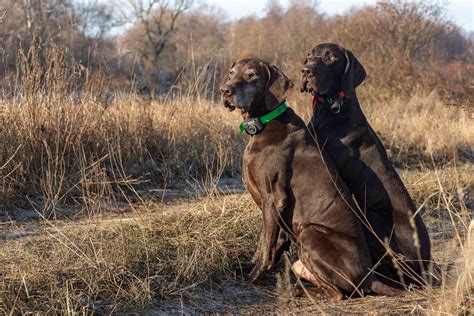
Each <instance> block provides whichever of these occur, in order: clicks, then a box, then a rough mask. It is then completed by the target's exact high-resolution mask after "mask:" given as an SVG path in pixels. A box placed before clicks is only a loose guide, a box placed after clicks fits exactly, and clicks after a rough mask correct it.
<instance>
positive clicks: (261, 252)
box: [249, 202, 280, 282]
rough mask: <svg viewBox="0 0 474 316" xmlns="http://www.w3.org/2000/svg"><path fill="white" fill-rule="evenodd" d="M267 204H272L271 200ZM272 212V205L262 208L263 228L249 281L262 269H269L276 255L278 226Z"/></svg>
mask: <svg viewBox="0 0 474 316" xmlns="http://www.w3.org/2000/svg"><path fill="white" fill-rule="evenodd" d="M267 204H272V202H269V203H267ZM274 213H275V208H274V207H273V206H272V205H267V206H266V207H265V208H264V209H263V230H262V233H261V235H260V242H259V245H258V248H257V252H256V253H255V256H254V259H255V262H254V264H255V266H254V268H253V269H252V271H251V272H250V274H249V281H250V282H253V281H255V280H256V279H257V278H258V277H259V276H260V275H261V274H262V273H263V271H265V270H267V269H270V268H271V267H272V265H273V261H274V258H275V257H276V253H277V244H278V236H279V233H280V226H279V225H278V220H277V218H275V214H274Z"/></svg>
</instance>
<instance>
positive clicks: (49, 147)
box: [0, 0, 474, 314]
mask: <svg viewBox="0 0 474 316" xmlns="http://www.w3.org/2000/svg"><path fill="white" fill-rule="evenodd" d="M5 9H8V12H7V13H6V14H5V16H4V18H3V20H2V23H3V24H2V30H1V31H0V37H1V39H2V41H1V42H0V45H1V53H2V61H4V62H3V63H2V65H1V67H0V73H1V78H2V81H1V86H2V91H1V96H2V99H1V101H0V240H1V241H0V266H1V267H2V269H1V271H0V313H1V314H9V313H11V312H13V313H27V312H37V313H72V312H85V313H91V312H106V313H110V312H114V311H116V312H126V311H135V312H136V311H137V310H144V311H153V310H154V309H156V308H163V310H167V311H170V310H175V311H182V310H183V309H184V310H186V308H191V309H188V310H186V311H189V312H192V311H204V312H205V311H235V310H242V311H248V312H255V310H253V308H254V307H252V305H256V307H255V308H256V309H260V308H264V310H265V311H267V310H268V311H269V312H282V313H284V312H289V311H295V310H301V311H302V312H308V313H309V312H322V311H324V312H334V311H339V312H341V313H347V312H360V313H365V312H367V311H368V310H369V311H370V310H373V311H374V312H377V311H378V312H387V313H388V312H394V313H396V312H410V311H415V312H421V313H422V312H425V313H437V314H442V313H455V314H465V313H467V309H468V308H470V306H472V286H473V285H472V269H473V267H472V257H473V256H472V251H473V249H474V248H473V247H472V242H473V240H472V238H473V235H472V234H473V231H472V230H473V225H472V224H471V225H470V226H469V222H470V221H471V217H472V194H473V193H472V190H473V186H474V178H473V174H474V170H473V168H472V161H473V159H474V152H473V148H474V128H473V127H472V126H473V124H472V115H473V114H472V108H471V106H472V96H473V95H474V94H473V93H472V88H473V85H472V82H473V81H472V80H473V72H472V64H473V63H472V41H471V40H468V39H465V38H464V37H462V36H461V33H460V30H459V29H458V28H457V27H456V26H454V25H452V24H451V23H450V22H448V21H446V20H444V19H443V18H442V15H441V11H440V7H438V6H436V5H432V4H430V3H427V2H416V3H412V2H411V3H407V2H398V1H384V2H381V3H379V4H377V5H376V6H369V7H364V8H361V9H358V10H354V11H352V12H351V13H348V14H346V15H343V16H337V17H327V16H324V15H322V14H320V13H319V12H318V9H317V7H315V6H313V5H310V4H308V3H307V2H304V1H295V2H292V4H291V5H290V7H289V8H288V9H287V10H285V9H282V8H281V7H279V6H278V5H277V4H276V2H270V5H269V7H268V10H267V13H266V15H265V16H263V17H262V18H258V17H247V18H244V19H241V20H239V21H233V22H229V21H225V19H222V18H221V15H222V14H221V13H220V12H219V11H216V10H212V9H202V8H201V9H195V8H190V9H189V10H185V11H184V12H182V13H180V15H179V18H177V19H176V27H175V28H174V30H173V31H172V32H171V33H172V34H171V33H170V36H169V37H168V38H167V40H166V43H165V46H164V48H163V50H162V51H161V52H160V53H159V54H158V56H157V58H156V60H150V58H152V57H150V56H152V54H151V55H149V58H137V56H138V54H139V52H137V51H136V50H135V48H136V47H139V46H140V45H143V48H144V49H145V50H147V51H148V52H152V48H151V47H148V46H147V45H148V44H147V43H146V41H145V42H142V43H141V42H140V40H141V39H143V36H137V35H136V34H139V32H140V27H141V26H140V25H139V23H138V24H133V25H130V26H129V27H128V28H127V29H126V31H125V32H124V33H123V34H122V33H120V34H118V35H116V36H114V37H110V36H107V32H106V30H107V29H109V28H110V27H111V26H113V25H119V24H122V23H123V21H121V20H120V19H121V18H123V17H120V18H117V16H116V15H115V14H116V13H115V12H114V11H113V10H112V9H111V8H109V7H108V6H107V5H103V4H100V2H94V1H92V2H89V4H88V5H87V6H86V5H82V6H81V5H76V4H75V3H73V2H70V1H68V0H41V1H26V0H25V1H22V2H19V1H0V13H1V12H3V11H5ZM158 13H160V12H159V11H157V12H155V14H158ZM164 13H168V14H169V13H170V12H168V11H166V12H164ZM151 16H152V17H155V15H151ZM72 17H74V18H72ZM164 21H165V23H167V21H168V20H166V19H165V20H164ZM53 22H54V23H53ZM315 30H317V31H315ZM361 34H363V36H361ZM319 41H337V42H339V43H341V44H342V45H344V46H346V47H348V48H350V49H351V50H352V51H353V52H354V53H355V54H356V55H357V56H358V58H359V59H360V60H361V62H362V63H363V64H364V66H365V67H366V69H367V72H368V74H369V76H368V79H367V81H366V83H364V84H363V85H362V86H361V87H360V88H359V89H358V93H359V99H360V101H361V104H362V106H363V108H364V111H365V113H366V115H367V117H368V119H369V121H370V123H371V124H372V126H373V127H374V129H375V130H376V131H377V133H378V134H379V135H380V136H381V138H382V141H383V142H384V144H385V146H386V147H387V149H388V150H389V152H390V156H391V159H392V161H393V162H394V163H395V164H396V166H397V167H398V168H399V170H400V172H401V175H402V178H403V180H404V181H405V183H406V184H407V187H408V189H409V190H410V193H411V194H412V196H413V197H414V199H415V200H416V202H417V205H418V206H419V208H420V211H421V212H423V216H424V219H425V221H426V222H427V224H428V226H429V230H430V234H431V236H432V238H433V243H434V249H435V251H434V254H435V259H436V260H438V261H440V262H441V263H442V264H443V268H444V270H445V272H446V273H445V277H446V282H445V285H444V286H443V287H442V288H441V289H428V290H426V291H423V292H413V293H412V294H411V295H410V296H409V297H408V298H403V299H393V300H388V299H386V298H383V297H377V298H364V299H362V300H358V301H353V300H349V301H346V302H343V303H341V304H339V305H334V304H332V303H331V302H324V301H317V302H314V301H311V300H306V301H302V302H300V301H297V302H295V301H292V300H290V302H288V301H285V300H284V298H285V297H286V296H287V294H288V292H287V291H286V290H285V286H284V284H280V286H279V287H278V290H277V291H276V292H275V289H274V285H275V280H274V279H273V274H271V276H269V277H268V280H267V281H266V282H267V283H266V284H267V285H268V287H267V286H265V282H264V285H260V286H250V285H243V283H242V282H241V281H242V275H243V273H245V272H246V271H247V268H248V265H249V259H250V256H251V255H252V252H253V250H254V247H255V243H256V238H257V236H258V233H257V232H258V229H259V218H260V215H259V214H260V212H259V211H258V210H257V209H256V207H255V205H254V204H253V203H252V202H251V199H250V198H249V196H248V195H247V194H239V195H232V196H224V195H220V194H217V192H219V191H220V190H221V189H222V188H221V187H217V183H218V181H219V180H222V179H224V180H225V179H228V178H232V179H234V180H235V179H237V181H240V178H241V155H242V150H243V148H244V144H245V143H246V140H247V136H245V135H240V134H239V133H238V129H237V126H238V124H239V122H240V120H241V117H240V115H239V114H238V113H235V112H233V113H229V112H228V111H227V110H226V109H224V107H223V106H222V105H221V104H219V100H218V97H217V96H218V93H217V91H218V90H217V87H218V85H219V81H220V77H221V72H222V70H225V69H226V67H227V66H228V65H229V64H230V61H231V60H233V59H235V58H239V57H241V56H247V55H257V56H259V57H262V58H264V59H267V60H269V61H272V62H274V63H277V64H278V65H279V66H281V67H282V68H283V69H284V70H285V72H287V73H288V74H290V76H291V77H292V79H293V80H294V81H295V83H296V84H298V78H299V66H300V63H301V61H302V59H303V56H304V54H305V50H307V49H308V48H309V47H311V46H312V45H314V44H315V43H317V42H319ZM142 57H143V56H142ZM153 58H154V57H153ZM296 90H297V89H295V91H294V92H293V93H292V94H291V96H290V98H289V100H288V101H289V104H290V106H291V107H293V108H294V109H295V110H296V111H297V112H298V113H299V114H300V115H301V116H302V117H303V118H304V119H305V120H308V119H309V116H310V102H311V100H310V98H309V97H307V96H304V95H302V94H300V93H299V92H298V91H296ZM149 96H150V97H149ZM453 105H457V106H453ZM193 186H198V187H199V189H200V191H201V193H202V191H206V192H207V194H204V195H203V196H201V197H199V198H197V199H191V198H189V197H188V198H187V199H184V200H182V201H181V200H180V201H178V202H177V201H173V202H167V199H166V198H165V195H164V193H163V192H167V190H168V189H173V190H183V189H184V188H189V187H193ZM155 191H157V192H159V193H160V194H158V195H153V194H150V192H155ZM161 193H163V194H161ZM180 193H182V192H180ZM31 214H33V216H30V215H31ZM84 215H85V216H84ZM25 218H33V219H34V220H33V221H27V220H25ZM448 265H449V267H450V268H449V270H448V269H447V266H448ZM280 272H282V271H280ZM282 273H283V276H284V274H285V273H284V271H283V272H282ZM286 278H288V276H286ZM283 279H284V278H283ZM283 283H284V282H283ZM232 286H234V287H235V289H236V291H237V292H235V293H234V292H228V288H229V287H230V288H232ZM239 291H240V292H239ZM199 293H204V294H202V295H201V296H199ZM222 293H225V294H222ZM236 293H240V295H241V296H242V300H245V302H247V303H246V304H242V305H238V306H237V305H236V303H235V302H232V301H235V299H234V297H236V295H237V294H236ZM249 296H250V297H252V298H253V297H255V299H253V300H247V299H246V298H245V297H249ZM202 297H211V298H215V299H214V300H213V301H212V300H211V301H206V300H203V298H202ZM237 297H238V295H237ZM269 297H270V298H269ZM275 297H279V298H280V301H281V300H282V299H283V301H285V302H283V303H282V304H280V305H277V304H275V300H274V298H275ZM224 302H225V304H224ZM262 302H265V304H266V305H265V306H264V305H262V304H263V303H262ZM193 304H194V305H193ZM199 304H201V306H197V305H199ZM213 304H214V305H213ZM215 304H217V305H218V306H221V307H219V308H216V307H215V306H216V305H215ZM219 304H220V305H219ZM222 306H224V307H222ZM226 306H227V307H226ZM167 308H168V309H167Z"/></svg>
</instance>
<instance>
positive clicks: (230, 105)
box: [224, 98, 237, 112]
mask: <svg viewBox="0 0 474 316" xmlns="http://www.w3.org/2000/svg"><path fill="white" fill-rule="evenodd" d="M224 106H225V107H226V108H228V109H229V112H232V111H234V110H235V109H236V108H237V105H235V103H233V102H232V100H230V98H227V99H224Z"/></svg>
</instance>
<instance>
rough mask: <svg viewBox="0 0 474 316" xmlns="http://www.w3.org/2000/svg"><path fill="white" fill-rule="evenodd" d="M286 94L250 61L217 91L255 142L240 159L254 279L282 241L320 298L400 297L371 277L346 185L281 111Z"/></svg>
mask: <svg viewBox="0 0 474 316" xmlns="http://www.w3.org/2000/svg"><path fill="white" fill-rule="evenodd" d="M292 86H293V84H292V83H291V81H290V80H289V79H288V78H287V77H286V76H285V75H284V74H283V73H282V72H281V71H280V70H279V69H278V68H277V67H275V66H272V65H269V64H267V63H266V62H264V61H262V60H259V59H255V58H249V59H242V60H239V61H237V62H236V63H234V64H233V65H232V67H231V68H230V70H229V73H228V74H227V75H226V77H225V79H224V84H223V85H222V87H221V92H222V98H223V101H224V104H225V106H226V107H228V108H230V109H231V110H233V109H235V108H238V109H240V110H241V112H242V114H243V117H244V119H245V121H244V123H243V125H242V127H244V128H245V130H246V131H247V132H248V133H249V134H253V137H251V139H250V141H249V143H248V144H247V146H246V148H245V152H244V159H243V160H244V162H243V165H244V178H245V182H246V184H247V189H248V191H249V192H250V194H251V195H252V197H253V199H254V201H255V202H256V203H257V205H258V206H259V207H260V209H261V210H262V212H263V228H262V232H261V236H260V243H259V246H258V250H257V252H256V255H255V257H254V259H255V263H256V264H255V268H254V270H253V271H252V278H253V279H255V278H257V277H258V276H259V275H260V274H261V273H262V272H263V271H264V270H266V269H269V268H270V267H272V265H273V264H274V263H275V262H276V261H277V260H278V257H279V254H280V253H281V250H282V248H283V247H285V245H286V243H285V242H284V240H285V238H283V237H284V235H285V234H287V235H288V236H289V238H291V240H292V241H293V242H295V243H296V245H297V248H298V254H299V257H300V260H301V262H302V264H301V262H299V261H298V262H296V264H295V265H294V270H295V272H296V273H297V274H299V275H300V276H302V277H305V278H307V279H308V280H309V281H311V282H312V283H313V284H315V285H316V286H317V292H318V293H319V294H323V295H324V296H326V297H331V298H335V299H341V298H342V297H343V295H344V294H346V295H350V294H351V293H353V292H358V293H359V294H363V293H364V292H375V293H378V294H383V295H391V296H392V295H400V294H402V293H403V292H402V291H400V290H397V289H395V288H392V287H390V286H387V285H385V284H383V283H382V282H380V281H379V280H378V279H377V278H376V277H375V276H374V274H373V272H372V271H370V269H371V268H372V261H371V258H370V255H369V249H368V247H367V243H366V241H365V238H364V235H363V233H362V229H361V227H360V222H359V220H358V218H357V216H356V213H355V211H354V210H353V209H352V208H353V207H354V205H353V203H352V202H351V197H350V195H349V193H348V192H347V189H346V187H345V185H344V183H342V182H341V181H340V180H339V177H337V174H336V172H335V169H334V167H333V166H332V163H331V162H330V161H327V164H326V163H325V160H326V158H327V157H324V158H325V159H323V156H322V154H321V153H320V151H319V149H318V148H317V146H316V144H315V142H314V140H313V138H312V136H311V134H310V133H309V131H308V130H307V128H306V126H305V123H304V122H303V121H302V120H301V118H300V117H299V116H297V115H296V114H295V112H294V111H293V110H292V109H290V108H286V104H284V103H282V102H284V101H285V97H286V94H287V91H288V89H290V88H291V87H292ZM274 113H277V115H276V116H274V117H273V119H272V120H270V121H269V122H268V120H266V118H268V116H272V114H274ZM255 120H257V121H259V122H255ZM262 121H263V122H262ZM265 123H266V124H265ZM309 166H311V168H309ZM282 232H283V233H282ZM305 267H306V268H307V269H308V270H309V272H308V271H306V270H305Z"/></svg>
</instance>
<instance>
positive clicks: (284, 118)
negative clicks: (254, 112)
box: [242, 107, 306, 141]
mask: <svg viewBox="0 0 474 316" xmlns="http://www.w3.org/2000/svg"><path fill="white" fill-rule="evenodd" d="M266 113H268V111H267V112H266ZM266 113H264V114H266ZM245 114H247V116H244V115H245ZM264 114H263V115H264ZM242 116H243V117H244V118H245V117H247V118H245V119H248V118H254V116H250V115H248V113H244V114H243V115H242ZM300 128H306V124H305V122H304V121H303V120H302V119H301V118H300V117H299V116H298V115H297V114H296V113H295V112H294V111H293V109H292V108H290V107H288V108H287V109H286V111H285V112H283V113H282V114H281V115H279V116H278V117H276V118H275V119H274V120H272V121H271V122H269V123H268V124H266V125H265V127H264V129H263V130H262V131H261V132H259V133H258V134H255V135H253V136H252V137H251V138H252V139H262V138H266V137H274V136H275V135H276V134H279V135H281V134H289V133H291V132H292V131H294V130H297V129H300ZM272 140H273V139H272ZM274 140H275V141H276V140H277V138H275V139H274Z"/></svg>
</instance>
